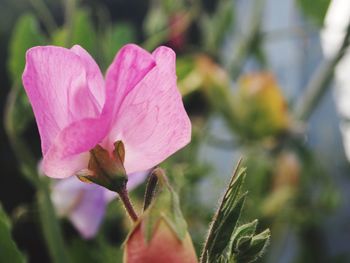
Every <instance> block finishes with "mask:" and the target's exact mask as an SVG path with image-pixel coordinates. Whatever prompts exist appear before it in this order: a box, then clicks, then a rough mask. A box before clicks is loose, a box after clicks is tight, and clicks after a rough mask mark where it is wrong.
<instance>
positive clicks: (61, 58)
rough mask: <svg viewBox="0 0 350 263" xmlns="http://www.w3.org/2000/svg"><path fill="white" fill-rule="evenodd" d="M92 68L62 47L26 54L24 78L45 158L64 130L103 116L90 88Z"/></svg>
mask: <svg viewBox="0 0 350 263" xmlns="http://www.w3.org/2000/svg"><path fill="white" fill-rule="evenodd" d="M89 65H90V64H89V63H86V59H83V58H81V57H80V55H77V54H75V53H74V52H73V51H71V50H68V49H65V48H61V47H54V46H45V47H34V48H31V49H29V50H28V51H27V54H26V67H25V70H24V73H23V76H22V79H23V85H24V88H25V90H26V92H27V94H28V97H29V100H30V103H31V104H32V107H33V111H34V114H35V118H36V121H37V125H38V129H39V133H40V137H41V144H42V151H43V155H45V154H46V152H47V151H48V150H49V148H50V146H51V144H52V142H53V141H54V139H55V138H56V137H57V136H58V134H59V132H60V131H61V130H63V129H64V128H65V127H67V126H68V125H70V124H71V123H72V122H74V121H77V120H81V119H83V118H89V117H90V118H91V117H96V116H98V115H99V114H100V112H99V110H98V108H99V105H98V104H97V103H96V101H97V99H96V98H95V97H94V95H93V94H92V93H91V92H90V89H89V85H88V78H89V77H88V76H90V73H89V74H88V72H89V70H88V68H89V67H90V66H89ZM103 88H104V87H100V89H103Z"/></svg>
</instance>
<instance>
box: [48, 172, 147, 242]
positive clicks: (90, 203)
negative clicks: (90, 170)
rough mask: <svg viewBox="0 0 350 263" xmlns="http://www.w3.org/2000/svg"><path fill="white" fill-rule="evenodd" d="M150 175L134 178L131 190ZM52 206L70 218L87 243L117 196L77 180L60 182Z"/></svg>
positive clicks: (132, 177)
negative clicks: (109, 204)
mask: <svg viewBox="0 0 350 263" xmlns="http://www.w3.org/2000/svg"><path fill="white" fill-rule="evenodd" d="M148 173H149V172H148V171H147V172H139V173H134V174H131V175H130V176H129V177H130V180H129V181H128V184H127V188H128V190H131V189H134V188H135V187H137V186H138V185H139V184H140V183H142V182H143V181H144V180H145V178H146V177H147V175H148ZM51 198H52V202H53V204H54V206H55V210H56V213H57V214H58V215H59V216H62V217H63V216H64V217H67V218H68V219H69V220H70V221H71V222H72V224H73V225H74V227H75V228H76V229H77V230H78V231H79V233H80V234H81V235H82V236H83V237H84V238H86V239H89V238H93V237H94V236H95V235H96V233H97V231H98V229H99V227H100V225H101V223H102V220H103V217H104V214H105V211H106V208H107V205H108V203H109V202H110V201H112V200H113V199H114V198H116V194H115V193H114V192H112V191H109V190H107V189H106V188H103V187H101V186H99V185H96V184H86V183H83V182H81V181H80V180H79V179H78V178H76V177H70V178H67V179H63V180H59V181H57V182H56V183H55V184H54V185H53V188H52V192H51Z"/></svg>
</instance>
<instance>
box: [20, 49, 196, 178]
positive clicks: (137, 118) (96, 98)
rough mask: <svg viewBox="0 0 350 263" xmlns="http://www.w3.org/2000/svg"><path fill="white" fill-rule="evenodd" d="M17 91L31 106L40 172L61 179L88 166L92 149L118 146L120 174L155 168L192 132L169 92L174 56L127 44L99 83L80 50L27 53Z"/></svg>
mask: <svg viewBox="0 0 350 263" xmlns="http://www.w3.org/2000/svg"><path fill="white" fill-rule="evenodd" d="M22 80H23V85H24V88H25V90H26V93H27V95H28V97H29V100H30V103H31V105H32V108H33V111H34V115H35V119H36V122H37V126H38V129H39V134H40V138H41V148H42V154H43V164H42V169H43V172H44V173H45V174H46V175H47V176H50V177H54V178H67V177H69V176H72V175H75V174H77V173H79V172H80V171H82V170H84V169H86V168H87V166H88V162H89V158H90V154H89V151H90V150H92V149H93V148H94V147H95V146H96V145H101V146H102V147H103V148H104V149H106V150H108V151H109V152H112V151H113V144H114V143H115V142H116V141H122V142H123V144H124V147H125V161H124V167H125V170H126V173H127V174H129V175H130V176H129V177H130V178H129V179H131V177H132V176H131V174H132V173H135V172H140V171H145V170H148V169H151V168H152V167H154V166H155V165H157V164H159V163H160V162H162V161H163V160H165V159H166V158H167V157H169V156H170V155H171V154H173V153H174V152H176V151H177V150H179V149H180V148H182V147H184V146H185V145H186V144H187V143H188V142H189V141H190V135H191V124H190V121H189V118H188V116H187V114H186V111H185V109H184V106H183V103H182V99H181V95H180V93H179V91H178V89H177V86H176V73H175V53H174V52H173V51H172V50H171V49H170V48H167V47H159V48H157V49H156V50H155V51H154V52H153V53H148V52H147V51H145V50H143V49H142V48H140V47H138V46H136V45H134V44H128V45H126V46H124V47H123V48H122V49H121V50H120V51H119V52H118V54H117V55H116V57H115V59H114V61H113V62H112V64H111V65H110V67H109V68H108V70H107V73H106V77H105V79H104V78H103V76H102V74H101V71H100V69H99V68H98V66H97V64H96V62H95V61H94V60H93V58H92V57H91V56H90V55H89V54H88V53H87V52H86V51H85V50H84V49H83V48H82V47H80V46H78V45H75V46H73V47H72V48H71V49H66V48H62V47H55V46H38V47H33V48H31V49H29V50H28V51H27V53H26V66H25V70H24V73H23V76H22Z"/></svg>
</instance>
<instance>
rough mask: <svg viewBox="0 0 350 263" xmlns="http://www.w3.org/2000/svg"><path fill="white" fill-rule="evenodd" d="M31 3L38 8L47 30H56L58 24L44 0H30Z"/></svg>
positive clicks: (50, 31)
mask: <svg viewBox="0 0 350 263" xmlns="http://www.w3.org/2000/svg"><path fill="white" fill-rule="evenodd" d="M30 3H31V4H32V6H33V7H34V9H36V11H37V13H38V16H39V17H40V18H41V20H42V22H43V24H44V25H45V27H46V29H47V31H49V33H52V32H54V31H55V30H56V29H57V24H56V22H55V19H54V18H53V16H52V14H51V12H50V10H49V8H47V6H46V4H45V2H44V1H43V0H30Z"/></svg>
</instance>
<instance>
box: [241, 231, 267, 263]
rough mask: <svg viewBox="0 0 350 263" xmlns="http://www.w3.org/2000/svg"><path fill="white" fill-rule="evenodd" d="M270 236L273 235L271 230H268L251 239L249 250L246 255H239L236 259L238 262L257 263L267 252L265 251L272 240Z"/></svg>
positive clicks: (245, 252)
mask: <svg viewBox="0 0 350 263" xmlns="http://www.w3.org/2000/svg"><path fill="white" fill-rule="evenodd" d="M270 236H271V233H270V230H269V229H266V230H265V231H263V232H261V233H260V234H258V235H256V236H254V237H253V238H252V239H251V242H250V246H249V248H248V249H246V250H245V251H244V253H239V254H238V256H237V257H236V258H237V262H239V263H246V262H254V261H256V260H257V259H258V258H259V257H261V256H262V254H263V253H264V252H265V249H266V247H267V245H268V243H269V240H270Z"/></svg>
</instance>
